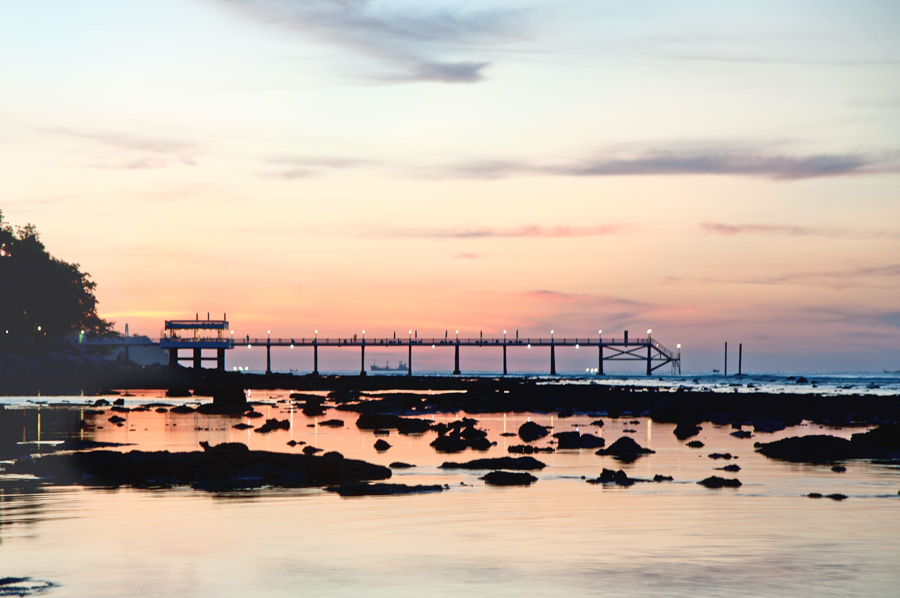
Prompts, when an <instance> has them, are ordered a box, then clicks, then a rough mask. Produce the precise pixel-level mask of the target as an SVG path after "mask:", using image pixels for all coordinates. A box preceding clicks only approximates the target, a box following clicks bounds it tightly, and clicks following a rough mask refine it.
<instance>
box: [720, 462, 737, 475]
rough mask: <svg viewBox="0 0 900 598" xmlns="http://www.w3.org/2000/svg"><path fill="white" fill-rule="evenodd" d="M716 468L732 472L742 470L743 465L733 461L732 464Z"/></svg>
mask: <svg viewBox="0 0 900 598" xmlns="http://www.w3.org/2000/svg"><path fill="white" fill-rule="evenodd" d="M716 469H721V470H722V471H728V472H731V473H735V472H738V471H740V470H741V466H740V465H737V464H736V463H732V464H731V465H726V466H725V467H717V468H716Z"/></svg>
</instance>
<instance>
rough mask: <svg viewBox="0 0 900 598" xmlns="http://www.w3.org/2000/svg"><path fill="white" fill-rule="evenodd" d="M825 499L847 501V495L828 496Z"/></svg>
mask: <svg viewBox="0 0 900 598" xmlns="http://www.w3.org/2000/svg"><path fill="white" fill-rule="evenodd" d="M825 498H830V499H831V500H846V499H847V495H846V494H826V495H825Z"/></svg>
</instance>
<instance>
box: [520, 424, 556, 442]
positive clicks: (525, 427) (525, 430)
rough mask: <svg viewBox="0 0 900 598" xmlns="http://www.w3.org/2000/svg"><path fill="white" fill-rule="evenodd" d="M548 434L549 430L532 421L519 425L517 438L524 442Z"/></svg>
mask: <svg viewBox="0 0 900 598" xmlns="http://www.w3.org/2000/svg"><path fill="white" fill-rule="evenodd" d="M548 434H550V430H549V429H547V428H545V427H544V426H542V425H540V424H536V423H534V422H525V423H524V424H522V425H521V426H519V438H521V439H522V440H523V441H525V442H533V441H535V440H538V439H539V438H543V437H544V436H547V435H548Z"/></svg>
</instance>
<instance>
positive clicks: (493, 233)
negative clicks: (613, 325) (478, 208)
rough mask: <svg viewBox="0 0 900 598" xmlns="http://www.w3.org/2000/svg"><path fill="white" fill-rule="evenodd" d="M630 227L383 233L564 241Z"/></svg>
mask: <svg viewBox="0 0 900 598" xmlns="http://www.w3.org/2000/svg"><path fill="white" fill-rule="evenodd" d="M626 228H627V227H625V226H624V225H620V224H607V225H599V226H539V225H529V226H520V227H517V228H489V227H474V228H421V229H394V230H390V231H383V232H380V233H379V235H380V236H388V237H394V238H396V237H421V238H432V239H490V238H505V239H509V238H545V239H551V238H564V237H601V236H606V235H614V234H618V233H621V232H623V231H624V230H626Z"/></svg>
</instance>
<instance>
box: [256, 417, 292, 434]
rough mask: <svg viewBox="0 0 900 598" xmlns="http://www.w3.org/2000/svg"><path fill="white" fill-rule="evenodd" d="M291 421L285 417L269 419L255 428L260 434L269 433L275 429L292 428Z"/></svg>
mask: <svg viewBox="0 0 900 598" xmlns="http://www.w3.org/2000/svg"><path fill="white" fill-rule="evenodd" d="M290 429H291V422H290V420H287V419H283V420H278V419H276V418H272V419H267V420H266V423H264V424H263V425H261V426H260V427H258V428H256V429H255V430H253V431H254V432H257V433H259V434H268V433H269V432H274V431H275V430H290Z"/></svg>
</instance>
